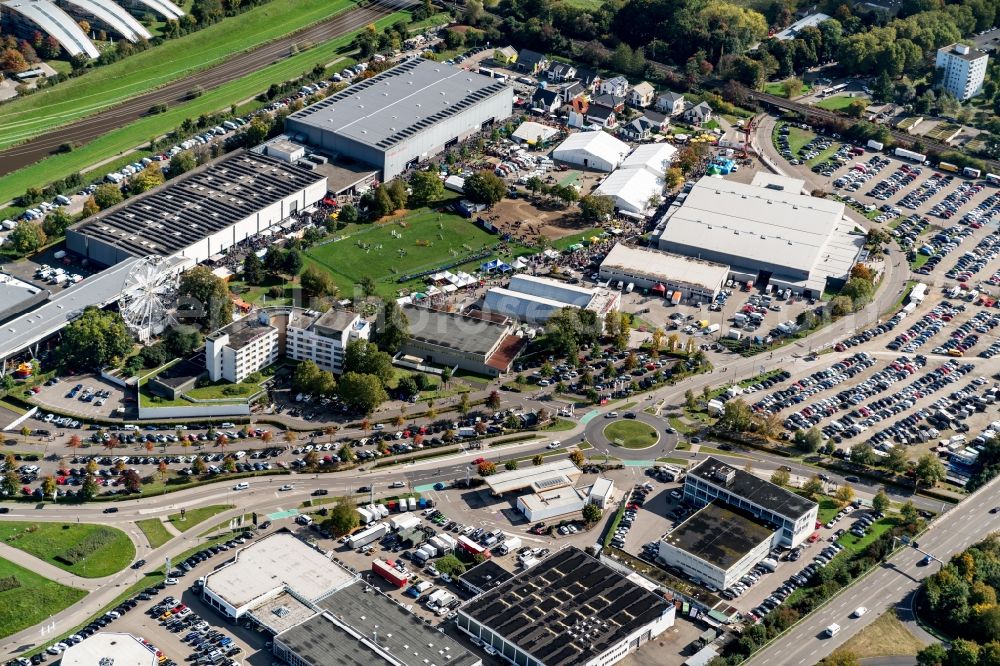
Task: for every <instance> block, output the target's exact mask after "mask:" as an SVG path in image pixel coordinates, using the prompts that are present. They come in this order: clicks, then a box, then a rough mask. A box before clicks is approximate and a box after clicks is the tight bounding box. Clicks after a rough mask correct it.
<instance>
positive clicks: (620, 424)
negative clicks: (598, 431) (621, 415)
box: [604, 419, 660, 449]
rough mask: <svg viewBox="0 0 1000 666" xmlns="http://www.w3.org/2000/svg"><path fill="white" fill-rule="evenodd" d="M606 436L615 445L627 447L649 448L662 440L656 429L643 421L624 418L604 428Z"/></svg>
mask: <svg viewBox="0 0 1000 666" xmlns="http://www.w3.org/2000/svg"><path fill="white" fill-rule="evenodd" d="M604 436H605V437H607V438H608V439H609V440H610V441H611V443H612V444H613V445H614V446H621V447H623V448H626V449H647V448H649V447H650V446H653V445H654V444H656V443H657V442H658V441H659V440H660V436H659V434H657V432H656V430H655V429H654V428H653V427H652V426H649V425H646V424H645V423H643V422H642V421H633V420H631V419H623V420H621V421H615V422H614V423H612V424H610V425H608V426H607V427H605V428H604Z"/></svg>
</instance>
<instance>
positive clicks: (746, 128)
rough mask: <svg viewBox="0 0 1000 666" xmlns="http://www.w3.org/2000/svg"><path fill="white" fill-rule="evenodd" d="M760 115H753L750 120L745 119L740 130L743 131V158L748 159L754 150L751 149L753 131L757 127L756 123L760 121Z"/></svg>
mask: <svg viewBox="0 0 1000 666" xmlns="http://www.w3.org/2000/svg"><path fill="white" fill-rule="evenodd" d="M760 118H761V116H754V117H752V118H751V119H750V120H748V121H746V123H745V124H744V125H743V127H742V128H740V131H741V132H742V133H743V155H742V157H743V159H748V158H749V157H750V155H751V154H752V153H753V152H754V150H753V132H754V130H755V129H757V125H758V124H759V123H760Z"/></svg>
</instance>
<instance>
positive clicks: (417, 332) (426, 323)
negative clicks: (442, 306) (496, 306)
mask: <svg viewBox="0 0 1000 666" xmlns="http://www.w3.org/2000/svg"><path fill="white" fill-rule="evenodd" d="M402 311H403V314H404V315H406V318H407V320H408V321H409V324H410V334H409V337H408V338H407V339H406V341H405V342H404V343H403V346H402V349H401V351H402V353H403V354H406V355H408V356H416V357H419V358H422V359H424V360H425V361H427V362H430V363H434V364H437V365H443V366H447V367H458V368H461V369H462V370H468V371H469V372H476V373H479V374H483V375H491V376H498V375H500V374H503V373H505V372H507V371H509V370H510V366H511V364H512V363H513V362H514V359H515V358H516V357H517V355H518V354H519V353H520V352H521V349H523V348H524V345H525V341H524V339H522V338H519V337H517V336H516V335H514V334H513V326H512V324H511V322H510V321H509V320H507V319H506V318H505V317H490V316H483V317H477V316H473V315H468V314H459V313H456V312H444V311H442V310H432V309H430V308H424V307H418V306H415V305H404V306H403V307H402Z"/></svg>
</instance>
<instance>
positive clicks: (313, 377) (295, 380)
mask: <svg viewBox="0 0 1000 666" xmlns="http://www.w3.org/2000/svg"><path fill="white" fill-rule="evenodd" d="M336 388H337V383H336V380H334V378H333V375H332V374H331V373H330V372H328V371H326V370H323V369H321V368H320V367H319V366H318V365H316V363H315V362H313V361H311V360H306V361H302V362H301V363H299V364H298V365H297V366H295V370H294V371H293V372H292V389H293V390H294V391H297V392H299V393H305V394H306V395H313V396H318V395H324V396H330V395H333V393H334V391H336Z"/></svg>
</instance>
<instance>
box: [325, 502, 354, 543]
mask: <svg viewBox="0 0 1000 666" xmlns="http://www.w3.org/2000/svg"><path fill="white" fill-rule="evenodd" d="M360 522H361V516H360V515H359V514H358V511H357V507H355V506H354V503H353V502H351V501H350V500H349V499H348V498H346V497H338V498H337V502H336V503H335V504H334V505H333V508H332V509H330V515H329V516H327V519H326V520H324V521H323V527H325V528H326V529H328V530H329V531H330V532H331V533H332V534H333V535H334V536H335V537H342V536H344V535H345V534H350V533H351V532H353V531H354V530H355V529H357V527H358V525H359V524H360Z"/></svg>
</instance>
